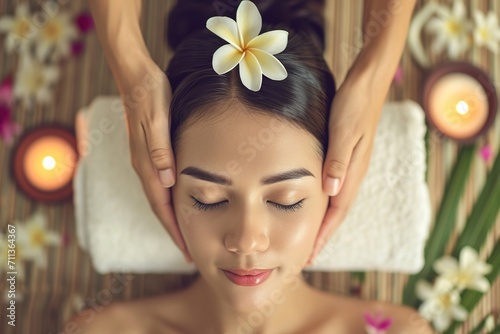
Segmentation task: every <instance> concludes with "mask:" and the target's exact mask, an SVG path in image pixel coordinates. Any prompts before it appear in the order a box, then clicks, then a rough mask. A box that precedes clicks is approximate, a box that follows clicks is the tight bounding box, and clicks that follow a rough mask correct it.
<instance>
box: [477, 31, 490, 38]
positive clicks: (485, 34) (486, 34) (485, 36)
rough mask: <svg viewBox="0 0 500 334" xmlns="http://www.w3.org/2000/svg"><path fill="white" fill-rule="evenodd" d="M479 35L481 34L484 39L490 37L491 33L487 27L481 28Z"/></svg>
mask: <svg viewBox="0 0 500 334" xmlns="http://www.w3.org/2000/svg"><path fill="white" fill-rule="evenodd" d="M479 36H481V38H482V39H483V40H488V39H490V33H489V31H488V29H486V28H481V29H479Z"/></svg>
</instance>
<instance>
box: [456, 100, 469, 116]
mask: <svg viewBox="0 0 500 334" xmlns="http://www.w3.org/2000/svg"><path fill="white" fill-rule="evenodd" d="M455 109H456V110H457V112H458V113H459V114H460V115H465V114H467V113H468V112H469V105H468V104H467V102H465V101H460V102H458V103H457V106H456V108H455Z"/></svg>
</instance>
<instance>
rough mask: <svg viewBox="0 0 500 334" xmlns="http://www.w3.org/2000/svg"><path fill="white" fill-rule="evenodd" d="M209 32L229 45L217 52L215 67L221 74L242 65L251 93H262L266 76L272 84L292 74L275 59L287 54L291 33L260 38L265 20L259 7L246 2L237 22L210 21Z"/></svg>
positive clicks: (275, 32) (276, 32) (270, 33)
mask: <svg viewBox="0 0 500 334" xmlns="http://www.w3.org/2000/svg"><path fill="white" fill-rule="evenodd" d="M207 28H208V29H209V30H210V31H211V32H213V33H214V34H216V35H217V36H219V37H221V38H222V39H224V40H225V41H226V42H228V43H229V44H226V45H224V46H222V47H220V48H219V49H218V50H217V51H215V53H214V56H213V59H212V66H213V68H214V70H215V72H216V73H217V74H224V73H227V72H229V71H231V70H232V69H233V68H235V67H236V65H238V64H240V77H241V80H242V82H243V84H244V85H245V87H247V88H248V89H250V90H252V91H254V92H255V91H258V90H260V88H261V85H262V75H265V76H266V77H268V78H269V79H272V80H284V79H285V78H286V77H287V75H288V73H287V71H286V69H285V67H284V66H283V64H282V63H281V62H280V61H279V60H278V59H277V58H276V57H274V56H273V55H275V54H278V53H280V52H282V51H283V50H285V48H286V46H287V44H288V32H287V31H285V30H273V31H268V32H266V33H263V34H262V35H259V33H260V30H261V28H262V18H261V16H260V13H259V10H258V8H257V6H255V4H254V3H252V2H251V1H242V2H241V3H240V5H239V7H238V10H237V12H236V21H234V20H233V19H231V18H229V17H225V16H215V17H212V18H210V19H208V21H207Z"/></svg>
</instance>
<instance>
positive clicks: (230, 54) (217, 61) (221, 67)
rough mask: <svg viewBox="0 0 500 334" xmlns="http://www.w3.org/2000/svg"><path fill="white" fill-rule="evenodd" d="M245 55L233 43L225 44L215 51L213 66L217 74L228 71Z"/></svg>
mask: <svg viewBox="0 0 500 334" xmlns="http://www.w3.org/2000/svg"><path fill="white" fill-rule="evenodd" d="M244 55H245V54H244V53H243V52H240V51H239V50H237V49H236V48H235V47H234V46H232V45H231V44H226V45H223V46H221V47H220V48H218V49H217V51H215V53H214V56H213V58H212V66H213V68H214V70H215V72H216V73H217V74H224V73H227V72H229V71H231V70H232V69H233V68H235V67H236V65H238V63H239V62H240V61H241V59H243V56H244Z"/></svg>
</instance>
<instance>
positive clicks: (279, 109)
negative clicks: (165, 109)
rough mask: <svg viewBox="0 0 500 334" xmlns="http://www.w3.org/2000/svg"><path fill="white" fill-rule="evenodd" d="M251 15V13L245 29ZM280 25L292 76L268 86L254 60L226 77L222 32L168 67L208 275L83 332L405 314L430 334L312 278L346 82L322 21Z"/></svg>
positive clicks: (199, 254) (183, 222)
mask: <svg viewBox="0 0 500 334" xmlns="http://www.w3.org/2000/svg"><path fill="white" fill-rule="evenodd" d="M245 6H246V7H245ZM253 6H254V5H253V4H252V3H251V2H248V1H244V2H242V4H241V5H240V7H239V8H246V10H242V11H241V13H242V15H241V19H242V21H245V22H247V25H251V24H252V23H251V22H256V20H254V17H255V11H257V9H256V7H253ZM238 10H239V9H238ZM251 11H253V12H254V14H253V16H252V15H251V14H249V12H251ZM174 13H176V12H174ZM257 13H258V12H257ZM292 15H293V14H292ZM280 22H282V24H280V25H279V26H276V25H264V31H268V32H269V31H272V32H275V31H277V30H278V29H280V30H286V31H287V32H288V39H287V41H286V48H284V51H283V52H279V53H277V54H275V57H276V59H277V60H278V61H279V62H280V63H281V64H282V65H283V67H284V69H285V70H286V77H285V78H279V79H276V78H275V79H269V78H267V77H263V78H262V82H261V84H259V87H253V86H252V82H249V81H248V77H247V78H245V77H244V74H242V72H239V71H238V66H239V67H240V68H241V66H243V65H242V61H243V60H240V62H239V63H238V66H236V67H234V66H233V68H232V69H231V70H229V71H228V72H226V73H224V74H217V73H216V70H217V66H216V62H217V61H216V59H215V58H214V54H215V53H216V51H217V50H218V49H219V48H221V47H222V46H223V45H224V44H227V43H226V41H224V40H223V39H222V38H220V37H219V36H224V34H225V30H224V29H223V28H221V27H220V26H219V27H218V28H217V29H216V28H215V27H214V26H212V25H211V24H209V23H207V26H208V27H209V29H210V30H211V31H210V30H209V29H201V30H197V31H195V32H194V33H190V32H189V31H185V32H184V33H183V34H184V38H182V42H181V43H180V44H179V46H178V47H177V48H176V52H175V55H174V57H173V59H172V60H171V61H170V64H169V67H168V69H167V72H166V73H167V76H168V78H169V81H170V83H171V85H172V91H173V97H172V105H171V117H172V119H171V142H172V146H173V149H174V153H175V156H176V170H177V172H178V174H177V175H176V179H177V182H176V184H175V185H174V186H173V188H172V195H173V198H172V200H173V207H174V209H175V214H176V219H177V222H178V223H179V229H180V231H181V233H182V237H183V239H184V241H185V243H186V246H187V251H188V253H189V257H190V258H191V259H192V260H193V262H194V263H195V265H196V266H197V268H198V270H199V276H198V277H197V278H196V280H195V281H194V283H193V284H192V285H190V286H189V287H187V288H186V289H184V290H181V291H177V292H175V293H171V294H167V295H163V296H157V297H153V298H147V299H143V300H136V301H128V302H123V303H120V304H114V305H111V306H110V307H108V308H106V309H105V310H104V311H103V312H101V313H99V314H98V315H97V316H96V317H95V319H90V320H89V319H88V318H87V319H85V318H84V317H83V316H81V317H80V318H79V319H77V321H78V324H79V325H80V326H81V328H83V333H92V334H100V333H183V334H187V333H197V334H199V333H203V334H209V333H214V334H220V333H273V334H275V333H310V334H314V333H365V323H364V320H363V314H364V313H365V312H368V313H372V314H376V313H382V314H385V315H386V316H387V317H391V318H393V323H392V325H391V327H390V329H389V330H388V331H387V333H425V334H426V333H431V332H432V331H431V330H430V328H429V325H428V324H427V322H426V321H425V320H423V319H422V318H420V317H419V316H418V314H417V313H416V312H415V311H414V310H413V309H410V308H407V307H403V306H397V305H391V304H389V303H383V302H377V301H367V300H361V299H356V298H349V297H343V296H334V295H332V294H330V293H326V292H324V291H321V290H319V289H315V288H313V287H311V286H309V285H308V284H307V282H306V281H305V280H304V278H303V277H302V275H301V271H302V269H303V268H304V267H305V266H306V265H307V263H308V260H309V258H310V256H311V253H312V252H313V249H314V245H315V241H316V238H317V235H318V232H319V230H320V227H321V226H322V224H323V222H324V216H325V212H326V209H327V207H328V198H329V197H328V195H327V194H324V192H323V190H322V178H321V173H322V166H323V162H324V159H325V155H326V150H327V144H328V126H327V125H328V118H329V116H328V115H329V109H330V106H331V103H332V100H333V98H334V95H335V83H334V79H333V76H332V74H331V72H330V71H329V69H328V66H327V64H326V63H325V61H324V59H323V57H322V49H321V47H322V45H321V42H320V41H321V33H322V31H321V29H320V30H318V29H316V27H317V25H316V24H315V23H314V19H313V17H308V16H303V17H300V19H297V17H295V16H290V17H281V18H280ZM242 26H245V23H241V22H239V23H238V27H239V28H241V27H242ZM259 30H260V29H259ZM212 31H213V32H215V34H214V33H213V32H212ZM239 31H245V29H240V30H239ZM242 35H244V33H242ZM177 37H178V36H177ZM229 39H230V38H229ZM250 50H251V49H250ZM252 52H254V51H252ZM259 59H260V58H259ZM261 60H262V59H260V60H259V61H261ZM233 65H234V64H233ZM263 67H264V66H263ZM264 74H266V72H264ZM267 74H269V72H268V73H267ZM257 88H258V89H257Z"/></svg>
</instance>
